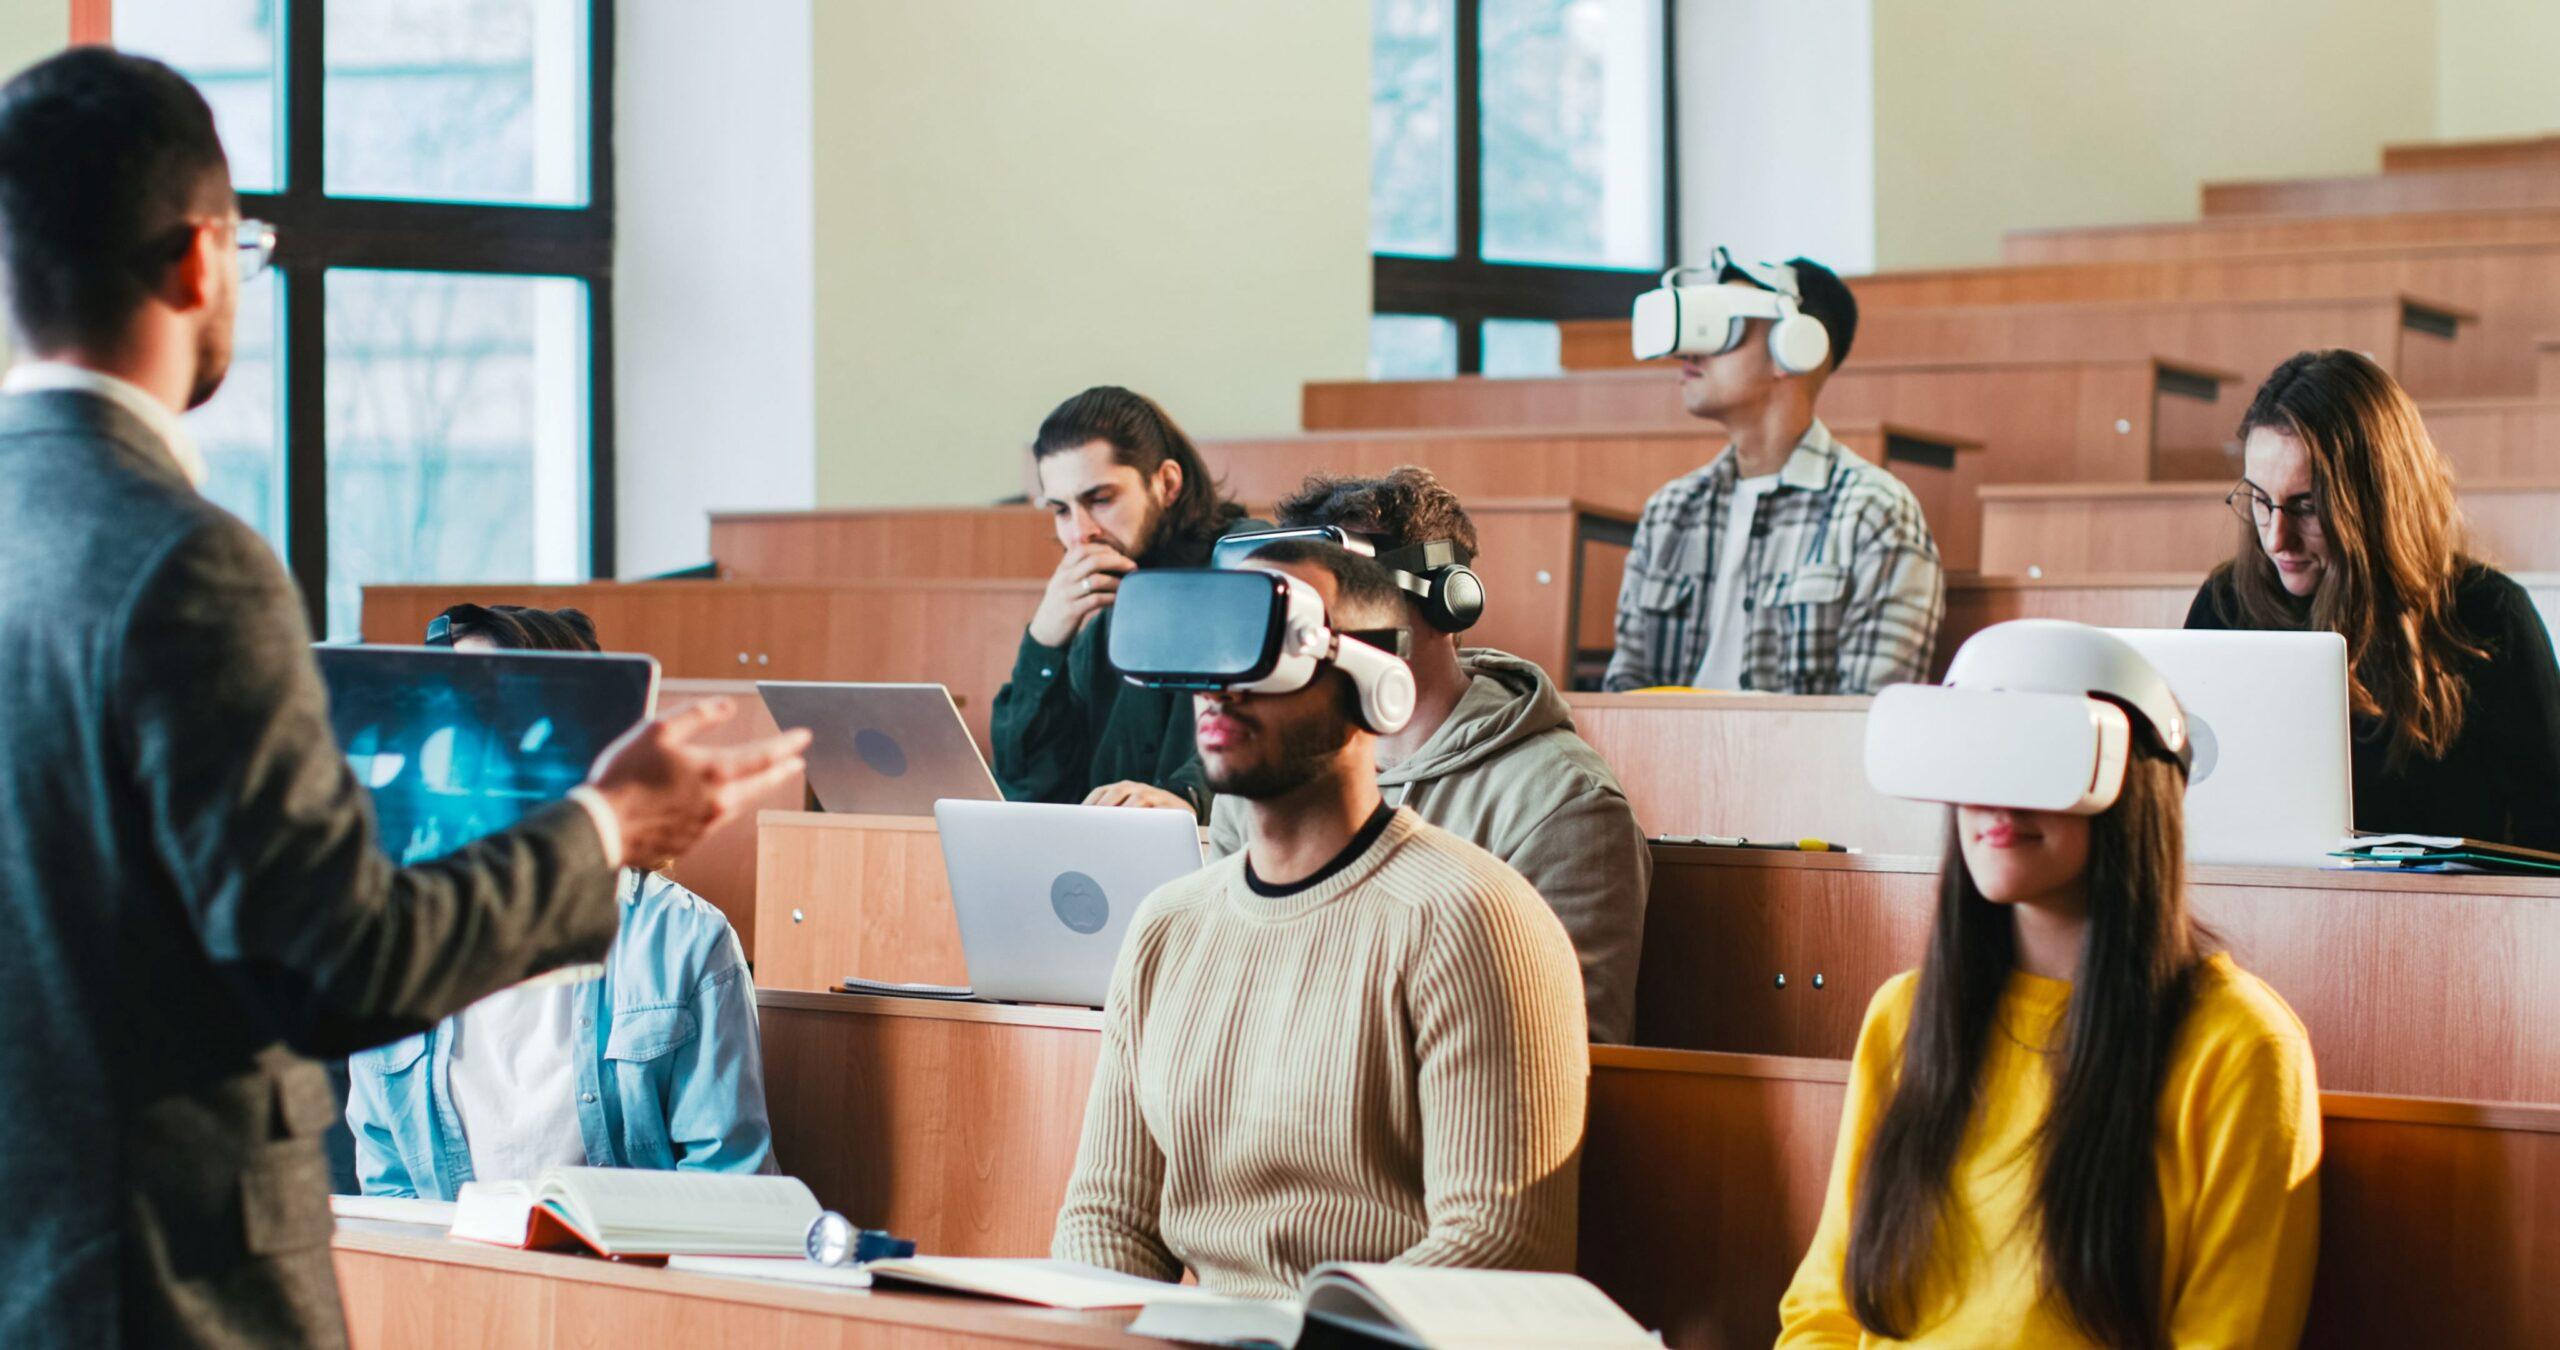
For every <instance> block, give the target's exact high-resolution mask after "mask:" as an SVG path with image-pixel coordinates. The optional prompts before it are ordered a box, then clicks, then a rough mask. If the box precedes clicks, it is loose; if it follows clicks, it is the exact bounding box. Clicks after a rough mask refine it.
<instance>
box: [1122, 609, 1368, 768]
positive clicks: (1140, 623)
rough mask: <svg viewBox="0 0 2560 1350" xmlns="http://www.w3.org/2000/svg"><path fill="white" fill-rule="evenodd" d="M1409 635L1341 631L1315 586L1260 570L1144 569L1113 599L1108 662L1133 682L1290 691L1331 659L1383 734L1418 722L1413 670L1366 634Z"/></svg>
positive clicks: (1225, 689)
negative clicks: (1327, 618)
mask: <svg viewBox="0 0 2560 1350" xmlns="http://www.w3.org/2000/svg"><path fill="white" fill-rule="evenodd" d="M1404 637H1405V634H1404V633H1403V631H1402V630H1392V632H1391V633H1376V634H1366V635H1362V636H1354V635H1352V634H1349V633H1338V632H1335V631H1334V630H1333V628H1332V627H1331V626H1330V625H1329V624H1328V623H1327V622H1326V621H1325V613H1324V597H1323V596H1321V595H1319V594H1317V593H1316V589H1315V588H1314V587H1313V586H1310V585H1308V584H1307V583H1305V582H1303V581H1300V580H1298V579H1297V578H1296V577H1293V576H1290V575H1288V574H1287V573H1284V572H1272V571H1265V570H1262V569H1260V568H1246V569H1241V570H1234V571H1228V570H1220V569H1215V568H1199V569H1193V568H1166V567H1157V568H1144V569H1141V570H1139V571H1136V572H1132V573H1130V574H1129V575H1128V576H1127V577H1125V578H1123V579H1122V580H1121V582H1120V590H1119V598H1118V599H1116V600H1114V601H1113V602H1112V605H1111V646H1110V657H1111V664H1112V666H1113V667H1114V668H1115V669H1117V670H1118V671H1119V672H1120V675H1121V678H1123V679H1126V680H1127V681H1128V682H1129V683H1131V684H1134V685H1138V686H1140V687H1142V688H1147V689H1191V690H1200V691H1217V692H1223V693H1230V694H1288V693H1294V692H1296V691H1298V690H1300V689H1304V688H1306V687H1307V686H1308V685H1309V684H1311V683H1313V682H1314V680H1315V678H1316V676H1317V675H1318V674H1320V673H1322V671H1323V670H1324V668H1325V667H1327V666H1332V667H1333V668H1335V669H1337V670H1340V671H1341V672H1342V673H1343V674H1345V675H1348V676H1350V677H1351V684H1352V687H1353V688H1354V689H1356V690H1358V691H1359V695H1360V722H1361V725H1363V726H1365V727H1367V728H1368V729H1369V730H1371V731H1374V732H1376V733H1378V734H1379V735H1381V736H1387V735H1393V734H1394V733H1396V732H1399V731H1402V730H1404V726H1405V723H1407V722H1410V721H1412V720H1413V698H1414V693H1413V669H1412V667H1410V666H1407V665H1406V664H1405V663H1404V660H1403V658H1402V657H1401V656H1400V655H1398V654H1397V653H1396V652H1390V651H1388V650H1386V649H1385V648H1383V647H1380V646H1377V645H1374V643H1373V642H1372V641H1370V640H1368V639H1370V638H1375V639H1378V640H1380V641H1385V642H1388V643H1391V644H1397V645H1400V644H1401V641H1402V639H1403V638H1404Z"/></svg>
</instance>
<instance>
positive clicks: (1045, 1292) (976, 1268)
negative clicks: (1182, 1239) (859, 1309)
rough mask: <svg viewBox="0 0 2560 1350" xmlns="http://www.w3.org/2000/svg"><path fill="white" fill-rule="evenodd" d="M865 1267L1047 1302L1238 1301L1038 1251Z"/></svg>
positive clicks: (924, 1282) (935, 1284)
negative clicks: (1020, 1255)
mask: <svg viewBox="0 0 2560 1350" xmlns="http://www.w3.org/2000/svg"><path fill="white" fill-rule="evenodd" d="M863 1269H864V1270H866V1271H868V1272H870V1274H871V1282H872V1284H873V1285H874V1286H875V1287H876V1286H882V1285H901V1284H903V1285H913V1286H916V1287H918V1288H924V1289H939V1290H942V1291H943V1292H945V1293H952V1294H975V1295H977V1296H978V1297H980V1298H1001V1299H1010V1300H1012V1301H1013V1302H1016V1303H1036V1304H1039V1305H1040V1306H1041V1307H1044V1308H1073V1309H1077V1310H1079V1311H1085V1310H1090V1309H1094V1308H1137V1307H1150V1306H1153V1305H1154V1304H1156V1303H1158V1302H1180V1301H1186V1300H1196V1301H1199V1302H1205V1303H1229V1302H1234V1301H1235V1300H1232V1299H1221V1298H1219V1297H1218V1296H1217V1295H1215V1294H1211V1293H1207V1292H1205V1291H1203V1290H1199V1289H1192V1288H1187V1287H1185V1286H1183V1285H1179V1284H1167V1283H1165V1282H1164V1281H1162V1280H1150V1279H1145V1278H1143V1277H1141V1276H1137V1275H1128V1274H1123V1273H1122V1272H1120V1271H1117V1270H1105V1269H1103V1268H1102V1267H1100V1266H1088V1265H1085V1264H1082V1263H1081V1262H1076V1261H1052V1260H1045V1259H1040V1258H1034V1257H1024V1258H1020V1259H1015V1258H1010V1257H991V1256H976V1257H971V1256H905V1257H892V1258H891V1259H889V1260H886V1261H874V1262H872V1263H870V1264H869V1265H866V1266H864V1267H863Z"/></svg>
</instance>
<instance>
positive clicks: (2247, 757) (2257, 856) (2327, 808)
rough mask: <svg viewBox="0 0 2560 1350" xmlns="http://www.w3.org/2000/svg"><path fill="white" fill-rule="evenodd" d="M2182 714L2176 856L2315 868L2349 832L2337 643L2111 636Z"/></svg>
mask: <svg viewBox="0 0 2560 1350" xmlns="http://www.w3.org/2000/svg"><path fill="white" fill-rule="evenodd" d="M2108 631H2109V632H2112V633H2114V634H2115V635H2116V636H2117V637H2120V638H2123V639H2124V640H2125V641H2127V642H2130V643H2132V644H2133V645H2134V647H2135V648H2136V649H2137V650H2139V651H2140V652H2141V653H2142V654H2143V655H2144V656H2145V657H2148V658H2149V659H2150V661H2151V664H2153V665H2155V666H2157V667H2159V668H2160V673H2161V674H2162V675H2165V676H2167V677H2168V679H2169V688H2170V689H2171V690H2172V691H2173V692H2175V693H2176V694H2177V696H2178V702H2179V704H2180V706H2182V707H2184V708H2185V709H2186V712H2187V721H2188V723H2189V734H2190V735H2191V736H2192V737H2193V739H2194V741H2195V766H2194V768H2193V769H2192V770H2191V771H2190V772H2189V774H2188V778H2187V857H2188V859H2189V860H2190V861H2194V862H2201V863H2241V864H2272V865H2276V866H2283V867H2321V866H2325V865H2327V863H2328V861H2329V850H2331V849H2334V848H2336V847H2337V846H2338V841H2339V840H2341V839H2343V838H2345V837H2346V836H2347V834H2348V833H2349V832H2350V831H2351V830H2352V829H2353V828H2354V822H2355V791H2354V783H2353V779H2352V774H2353V769H2352V768H2351V767H2350V760H2349V747H2348V737H2349V735H2350V734H2351V733H2350V732H2349V731H2348V728H2347V643H2346V639H2344V638H2342V637H2339V636H2338V635H2337V634H2335V633H2215V632H2185V631H2181V630H2177V629H2157V628H2115V629H2109V630H2108Z"/></svg>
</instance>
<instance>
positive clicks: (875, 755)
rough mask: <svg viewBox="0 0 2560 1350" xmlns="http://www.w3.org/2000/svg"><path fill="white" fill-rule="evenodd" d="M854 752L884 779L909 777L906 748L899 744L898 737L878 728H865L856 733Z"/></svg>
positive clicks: (854, 736)
mask: <svg viewBox="0 0 2560 1350" xmlns="http://www.w3.org/2000/svg"><path fill="white" fill-rule="evenodd" d="M853 752H854V753H855V754H857V755H860V756H862V762H863V763H865V764H868V765H870V766H871V771H872V772H873V773H876V774H878V775H880V776H881V777H883V778H904V777H906V775H907V752H906V749H905V747H903V746H901V745H899V744H898V741H897V738H896V737H894V736H891V735H890V734H889V733H888V732H885V731H882V730H880V729H878V728H877V727H864V728H863V729H862V730H860V731H857V732H855V733H854V735H853Z"/></svg>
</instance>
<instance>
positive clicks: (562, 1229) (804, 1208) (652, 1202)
mask: <svg viewBox="0 0 2560 1350" xmlns="http://www.w3.org/2000/svg"><path fill="white" fill-rule="evenodd" d="M817 1217H818V1197H816V1196H815V1195H812V1194H810V1193H809V1188H808V1187H807V1186H806V1185H804V1184H802V1183H801V1181H800V1179H799V1178H798V1177H767V1176H732V1175H727V1174H724V1173H717V1172H647V1171H640V1170H637V1169H632V1168H619V1167H554V1168H551V1169H549V1170H548V1171H545V1172H544V1173H543V1174H542V1175H541V1176H540V1177H537V1178H535V1179H534V1180H533V1181H532V1182H531V1183H526V1182H522V1181H466V1182H464V1183H463V1184H462V1194H461V1196H460V1197H459V1198H457V1199H456V1200H455V1201H454V1216H453V1230H452V1235H453V1236H454V1237H457V1238H464V1239H467V1240H469V1241H473V1242H487V1243H492V1244H495V1245H497V1246H500V1247H522V1248H526V1249H528V1250H536V1251H577V1250H581V1249H583V1250H587V1251H592V1252H594V1253H595V1254H596V1255H598V1256H608V1257H612V1258H614V1259H615V1260H629V1259H632V1258H640V1259H645V1260H656V1259H659V1258H663V1257H667V1256H672V1255H676V1254H678V1253H683V1254H686V1255H707V1256H798V1255H800V1254H801V1253H802V1251H803V1246H802V1244H803V1243H805V1242H806V1241H807V1239H808V1234H809V1223H810V1221H811V1220H813V1219H815V1218H817Z"/></svg>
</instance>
